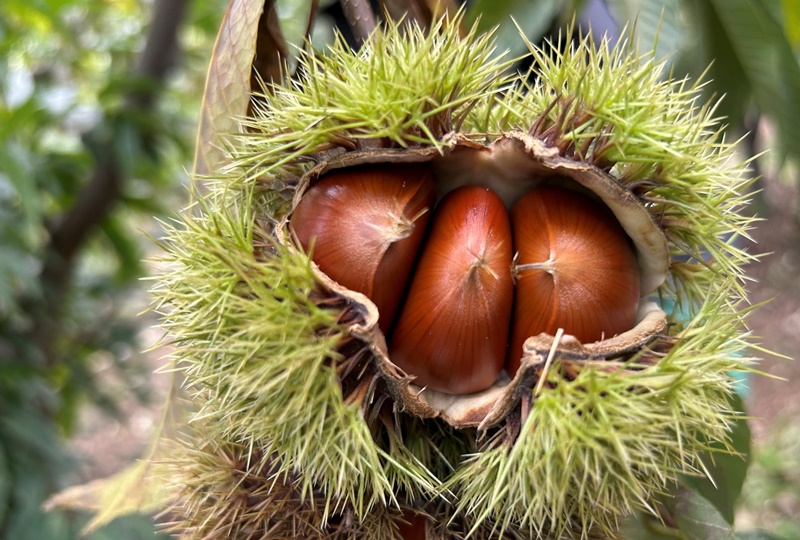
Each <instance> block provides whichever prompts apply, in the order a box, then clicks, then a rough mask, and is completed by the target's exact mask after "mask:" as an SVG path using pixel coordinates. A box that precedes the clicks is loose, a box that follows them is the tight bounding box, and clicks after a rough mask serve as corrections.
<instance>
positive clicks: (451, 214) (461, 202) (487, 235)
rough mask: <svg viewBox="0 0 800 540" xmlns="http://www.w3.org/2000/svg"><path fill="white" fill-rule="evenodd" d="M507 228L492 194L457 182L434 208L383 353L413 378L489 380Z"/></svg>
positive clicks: (500, 319) (505, 321) (504, 305)
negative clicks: (459, 184)
mask: <svg viewBox="0 0 800 540" xmlns="http://www.w3.org/2000/svg"><path fill="white" fill-rule="evenodd" d="M511 250H512V242H511V226H510V223H509V219H508V213H507V211H506V209H505V206H504V205H503V202H502V201H501V200H500V198H499V197H498V196H497V195H496V194H495V193H494V192H493V191H491V190H489V189H487V188H483V187H476V186H470V187H462V188H459V189H456V190H454V191H452V192H451V193H449V194H448V195H447V196H446V197H445V198H444V199H443V200H442V201H441V203H440V204H439V206H438V207H437V208H436V211H435V215H434V218H433V224H432V227H431V233H430V237H429V239H428V241H427V242H426V244H425V246H424V248H423V253H422V257H421V259H420V262H419V267H418V268H417V271H416V273H415V274H414V277H413V279H412V282H411V287H410V289H409V293H408V299H407V300H406V303H405V305H404V307H403V309H402V311H401V314H400V316H399V318H398V321H397V326H396V328H395V329H394V332H393V334H392V337H391V342H390V347H389V356H390V358H391V359H392V362H394V363H395V364H397V365H398V366H400V367H401V368H403V370H404V371H406V372H407V373H409V374H412V375H415V376H416V379H415V381H414V382H415V383H416V384H418V385H420V386H427V387H429V388H432V389H435V390H441V391H444V392H449V393H454V394H467V393H471V392H477V391H479V390H484V389H486V388H488V387H489V386H491V385H492V383H494V381H495V379H496V378H497V376H498V374H499V373H500V371H501V370H502V369H503V362H504V358H505V353H506V347H507V341H508V329H509V319H510V317H511V305H512V299H513V294H514V293H513V288H514V285H513V281H512V279H511V272H510V270H509V268H510V265H511V260H512V251H511Z"/></svg>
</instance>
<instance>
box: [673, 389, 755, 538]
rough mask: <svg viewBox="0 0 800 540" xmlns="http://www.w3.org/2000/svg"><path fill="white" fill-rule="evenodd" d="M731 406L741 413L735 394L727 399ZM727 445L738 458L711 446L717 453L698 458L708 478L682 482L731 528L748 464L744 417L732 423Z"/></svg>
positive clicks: (717, 445) (686, 479)
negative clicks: (705, 501)
mask: <svg viewBox="0 0 800 540" xmlns="http://www.w3.org/2000/svg"><path fill="white" fill-rule="evenodd" d="M731 406H732V408H733V409H734V410H736V411H739V412H743V411H744V404H743V403H742V398H741V397H739V395H738V394H737V395H734V396H733V397H732V398H731ZM730 444H731V446H732V447H733V449H734V450H735V451H736V452H738V455H731V454H730V453H728V452H726V451H725V448H724V447H722V445H720V444H713V445H712V447H714V448H716V449H718V450H719V452H706V453H705V454H704V455H702V456H701V459H702V460H703V465H704V466H705V468H706V470H707V471H708V472H709V474H710V476H711V479H708V478H698V477H688V476H687V477H684V480H683V481H684V483H685V484H686V485H687V486H688V487H690V488H692V489H693V490H694V491H696V492H697V493H698V494H700V495H701V496H703V497H704V498H705V499H706V500H707V501H708V502H710V503H711V504H712V505H713V506H714V507H715V508H716V509H717V511H718V512H719V513H720V515H722V517H723V518H725V521H727V522H728V523H729V524H731V525H733V521H734V510H735V506H736V501H737V500H738V499H739V496H740V495H741V493H742V486H743V485H744V480H745V477H746V476H747V468H748V467H749V466H750V461H751V455H750V427H749V426H748V425H747V420H746V419H745V418H744V417H740V418H739V419H737V420H736V422H735V423H734V426H733V430H732V431H731V436H730ZM712 481H713V482H712Z"/></svg>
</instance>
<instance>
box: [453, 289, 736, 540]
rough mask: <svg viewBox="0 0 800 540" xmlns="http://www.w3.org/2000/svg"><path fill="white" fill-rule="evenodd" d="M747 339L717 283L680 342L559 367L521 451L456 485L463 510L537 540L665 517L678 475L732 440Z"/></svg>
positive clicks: (471, 463)
mask: <svg viewBox="0 0 800 540" xmlns="http://www.w3.org/2000/svg"><path fill="white" fill-rule="evenodd" d="M740 332H741V321H740V320H738V316H737V315H736V311H735V309H734V307H733V306H732V305H731V303H730V297H729V290H728V289H727V288H724V287H718V288H717V289H716V290H715V291H713V293H712V294H710V295H709V296H708V297H707V298H706V302H705V303H704V304H703V306H702V308H701V309H700V311H699V312H698V313H697V315H696V316H695V317H694V318H693V319H692V321H691V322H690V323H689V326H688V327H687V328H686V329H685V330H683V331H682V332H681V333H680V334H679V335H677V336H676V337H675V338H673V339H672V340H670V341H671V343H670V344H669V345H670V346H659V344H658V343H657V342H656V343H655V344H654V345H653V346H652V347H653V348H654V349H655V350H646V351H643V352H641V353H640V354H639V355H637V356H635V357H634V358H632V359H630V360H628V361H625V362H614V361H606V362H602V363H594V364H591V363H587V364H585V365H583V366H581V368H580V369H579V370H578V372H577V374H575V373H574V372H572V373H570V375H569V376H567V375H565V371H566V370H559V369H556V370H551V371H550V372H549V375H548V377H547V383H548V387H547V389H546V390H544V391H542V392H541V394H540V395H538V396H535V397H534V398H533V402H532V404H531V408H530V414H529V415H528V417H527V419H526V420H525V421H524V423H523V426H522V429H521V431H520V434H519V437H518V438H517V440H516V441H515V442H514V444H513V446H510V447H509V445H506V444H501V445H499V446H498V447H497V448H493V449H488V450H486V451H484V452H481V453H479V454H476V455H474V456H472V457H471V458H470V459H469V460H468V461H467V462H466V463H465V464H464V465H463V466H462V467H461V468H460V469H459V470H458V471H456V473H455V474H454V475H453V476H451V478H450V479H449V480H448V483H447V485H446V487H447V488H448V489H452V490H453V491H454V492H455V493H456V497H455V499H456V501H457V502H456V503H455V506H456V508H457V511H458V512H459V513H462V514H465V515H473V516H475V515H478V516H480V517H479V518H478V522H480V521H481V520H482V518H492V519H494V520H496V521H497V523H498V525H497V526H498V528H499V529H500V530H501V531H502V530H503V529H505V528H511V529H512V530H519V529H522V530H527V531H529V533H530V536H531V537H536V538H538V537H540V535H541V536H544V535H545V534H547V533H550V534H556V537H560V536H559V535H561V534H566V533H567V532H570V531H583V532H584V534H579V535H578V536H581V537H586V536H585V534H586V533H588V532H589V531H593V530H597V529H600V530H602V531H603V532H604V533H605V534H608V535H612V534H613V531H614V529H615V525H616V523H617V521H618V519H619V518H620V517H621V516H623V515H625V514H628V513H631V512H633V511H634V510H637V509H642V508H644V509H649V510H651V511H653V512H654V513H655V511H654V510H653V509H652V508H651V503H652V501H653V500H654V499H655V497H656V496H660V495H662V494H663V493H664V490H665V489H666V487H667V486H668V485H670V484H671V483H672V482H673V481H674V479H675V474H676V472H680V473H684V474H703V470H702V463H701V462H700V461H699V459H698V456H699V455H700V454H701V453H702V452H704V451H710V450H711V449H710V447H709V446H708V441H709V440H714V441H726V440H727V435H728V433H729V431H730V429H731V426H732V424H733V422H734V421H735V418H736V415H735V414H734V413H732V412H731V410H730V405H729V397H730V394H732V393H733V392H734V388H733V381H732V379H731V376H730V373H731V372H732V371H736V370H740V369H742V368H743V365H744V364H745V363H746V360H745V359H744V354H745V353H746V348H747V347H748V345H747V343H746V341H745V340H744V339H743V338H742V336H741V335H740ZM662 348H663V350H660V349H662ZM653 356H656V357H658V361H657V363H655V364H653Z"/></svg>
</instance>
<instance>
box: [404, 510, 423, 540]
mask: <svg viewBox="0 0 800 540" xmlns="http://www.w3.org/2000/svg"><path fill="white" fill-rule="evenodd" d="M426 521H427V520H426V519H425V516H423V515H420V514H414V513H413V512H408V511H407V512H404V513H403V519H402V520H401V521H398V522H397V528H398V532H399V533H400V538H402V539H403V540H425V539H426V538H427V537H428V534H427V532H426V530H425V529H426Z"/></svg>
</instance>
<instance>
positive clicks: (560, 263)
mask: <svg viewBox="0 0 800 540" xmlns="http://www.w3.org/2000/svg"><path fill="white" fill-rule="evenodd" d="M511 221H512V223H513V228H514V248H515V251H516V252H517V253H518V256H517V259H516V261H515V267H514V274H515V277H516V289H515V301H514V316H513V319H512V320H513V327H512V330H511V346H510V349H509V361H508V365H507V368H508V371H509V373H511V374H512V375H513V374H514V373H516V371H517V369H518V368H519V365H520V358H521V356H522V345H523V343H524V342H525V340H526V339H527V338H528V337H530V336H535V335H538V334H540V333H542V332H546V333H548V334H550V335H554V334H555V333H556V332H557V330H558V329H559V328H563V330H564V332H565V333H567V334H572V335H573V336H575V337H576V338H578V339H579V340H580V341H581V342H583V343H591V342H595V341H599V340H601V339H604V338H609V337H612V336H614V335H615V334H618V333H621V332H624V331H626V330H629V329H631V328H633V326H634V325H635V323H636V313H637V310H638V306H639V273H638V267H637V260H636V255H635V253H634V251H633V248H632V247H631V243H630V240H629V238H628V237H627V235H626V234H625V231H624V230H623V229H622V227H621V226H620V225H619V223H618V221H617V220H616V218H615V217H614V214H613V213H611V211H610V210H608V208H606V207H605V206H603V205H602V204H601V203H598V202H597V201H595V200H593V199H591V198H589V197H588V196H586V195H583V194H580V193H577V192H575V191H571V190H569V189H565V188H557V187H541V188H538V189H534V190H533V191H530V192H528V193H527V194H525V195H524V196H523V197H522V198H521V199H520V200H519V201H518V202H517V204H516V205H515V206H514V209H513V211H512V214H511Z"/></svg>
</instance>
